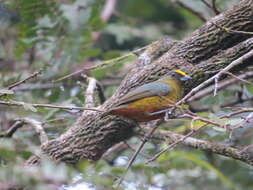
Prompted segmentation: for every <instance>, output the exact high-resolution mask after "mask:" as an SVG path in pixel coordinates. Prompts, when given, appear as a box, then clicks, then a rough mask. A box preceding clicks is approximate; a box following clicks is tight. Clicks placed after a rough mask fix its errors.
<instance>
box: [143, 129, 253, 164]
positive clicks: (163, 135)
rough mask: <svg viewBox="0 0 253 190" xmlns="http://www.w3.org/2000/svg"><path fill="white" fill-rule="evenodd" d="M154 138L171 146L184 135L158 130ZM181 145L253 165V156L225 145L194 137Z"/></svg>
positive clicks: (147, 130)
mask: <svg viewBox="0 0 253 190" xmlns="http://www.w3.org/2000/svg"><path fill="white" fill-rule="evenodd" d="M142 129H143V130H144V131H146V132H149V131H150V130H151V129H150V128H148V127H144V128H142ZM153 138H155V139H158V140H162V141H166V142H168V143H170V144H171V143H174V142H176V141H178V139H182V138H184V135H180V134H177V133H173V132H170V131H165V130H156V131H155V133H154V135H153ZM181 144H183V145H186V146H189V147H192V148H196V149H200V150H204V151H209V152H212V153H215V154H220V155H222V156H227V157H230V158H233V159H236V160H240V161H243V162H246V163H247V164H250V165H253V156H252V155H250V154H249V153H247V152H246V151H241V150H239V149H236V148H233V147H229V146H226V145H223V144H219V143H213V142H209V141H206V140H200V139H196V138H193V137H187V138H185V139H184V140H183V141H182V142H181Z"/></svg>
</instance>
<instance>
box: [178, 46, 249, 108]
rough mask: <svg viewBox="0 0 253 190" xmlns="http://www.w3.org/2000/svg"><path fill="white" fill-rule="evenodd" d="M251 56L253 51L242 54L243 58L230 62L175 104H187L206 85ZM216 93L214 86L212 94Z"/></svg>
mask: <svg viewBox="0 0 253 190" xmlns="http://www.w3.org/2000/svg"><path fill="white" fill-rule="evenodd" d="M252 56H253V50H251V51H249V52H248V53H246V54H244V55H243V56H241V57H240V58H238V59H236V60H234V61H233V62H231V63H230V64H229V65H228V66H227V67H225V68H224V69H222V70H221V71H220V72H218V73H217V74H216V75H214V76H212V77H211V78H209V79H208V80H206V81H204V82H202V83H201V84H200V85H198V86H197V87H195V88H193V89H192V90H191V91H190V92H189V93H188V94H187V95H186V96H184V98H182V99H181V100H180V101H178V102H177V105H180V104H183V103H185V102H187V100H188V99H189V98H190V97H191V96H193V95H194V94H195V93H196V92H198V91H199V90H201V89H202V88H203V87H205V86H207V85H208V84H210V83H211V82H213V81H214V80H217V79H218V78H219V77H220V76H221V75H222V74H223V73H224V72H227V71H229V70H230V69H232V68H233V67H235V66H237V65H239V64H241V63H243V62H244V61H245V60H247V59H249V58H251V57H252ZM216 91H217V86H216V90H215V89H214V92H216ZM214 95H216V93H214Z"/></svg>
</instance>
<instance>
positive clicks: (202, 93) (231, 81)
mask: <svg viewBox="0 0 253 190" xmlns="http://www.w3.org/2000/svg"><path fill="white" fill-rule="evenodd" d="M226 73H228V72H226ZM252 76H253V72H246V73H244V74H242V75H239V76H236V77H234V78H232V79H228V80H224V81H222V82H219V84H218V86H217V90H220V89H223V88H226V87H227V86H229V85H232V84H234V83H236V82H237V81H238V80H240V81H242V82H245V83H251V82H249V81H247V80H244V78H248V77H252ZM213 90H214V86H210V87H207V88H205V89H203V90H201V91H199V92H197V93H196V94H194V95H192V96H191V97H190V98H189V100H188V102H192V101H195V100H198V99H200V98H202V97H205V96H206V95H208V94H211V93H212V92H213Z"/></svg>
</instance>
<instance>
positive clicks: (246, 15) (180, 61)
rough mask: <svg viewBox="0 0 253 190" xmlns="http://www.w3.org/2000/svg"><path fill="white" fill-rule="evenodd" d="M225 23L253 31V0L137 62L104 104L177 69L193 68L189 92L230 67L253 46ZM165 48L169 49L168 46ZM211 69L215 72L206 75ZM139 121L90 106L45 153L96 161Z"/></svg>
mask: <svg viewBox="0 0 253 190" xmlns="http://www.w3.org/2000/svg"><path fill="white" fill-rule="evenodd" d="M218 26H220V27H218ZM222 27H223V28H229V29H231V30H238V31H249V32H251V31H253V0H243V1H241V2H240V3H239V4H238V5H237V6H235V7H233V8H232V9H230V10H228V11H226V12H224V13H222V14H220V15H218V16H216V17H214V18H213V19H211V20H210V21H208V22H207V23H206V24H205V25H203V26H202V27H201V28H199V29H198V30H196V31H195V32H193V33H192V34H191V35H190V36H189V37H187V38H185V39H183V40H181V41H178V42H173V45H168V46H166V47H168V51H166V53H163V54H162V55H161V56H160V57H159V58H158V59H157V60H155V61H152V63H149V62H148V63H145V64H144V63H141V62H137V63H136V65H135V68H133V69H132V70H131V71H130V72H129V74H128V75H127V76H126V77H125V79H124V80H123V81H122V83H121V85H120V86H119V88H118V89H117V90H116V92H115V93H114V95H113V96H112V97H111V98H110V99H108V100H107V101H106V102H105V103H104V104H103V105H102V106H101V107H100V108H99V109H104V110H107V109H109V108H111V107H112V106H113V105H114V104H115V103H116V102H117V100H118V99H119V97H121V96H123V95H124V94H125V93H127V92H128V91H129V90H130V89H132V88H135V87H136V86H139V85H141V84H144V83H147V82H150V81H153V80H156V79H157V78H158V77H160V76H162V75H164V74H165V73H167V72H168V71H170V70H172V69H175V68H180V69H182V70H185V71H186V72H188V73H192V76H193V80H191V82H189V83H188V84H187V85H186V87H185V93H187V92H188V91H189V90H190V89H192V88H194V87H195V86H197V85H198V84H200V83H201V82H203V81H204V80H206V79H207V78H208V77H210V76H211V75H213V74H215V72H214V73H213V74H211V73H210V71H217V70H219V69H222V68H224V67H225V66H227V65H228V64H229V63H230V62H231V61H233V60H235V59H236V58H238V57H240V56H242V55H243V54H245V53H247V52H248V51H249V50H250V49H252V48H253V38H250V37H252V36H251V35H246V34H240V33H234V32H228V31H226V30H224V29H223V28H222ZM151 52H152V51H151ZM161 52H164V49H163V50H162V51H161ZM154 57H155V56H154ZM152 58H153V57H152ZM246 64H250V62H249V63H242V64H241V65H240V68H242V67H244V66H246ZM207 71H208V73H209V74H205V73H207ZM136 125H137V123H135V122H134V121H131V120H127V119H124V118H121V117H116V116H110V115H105V114H101V113H98V112H92V111H84V112H83V114H82V116H80V117H79V118H78V120H77V121H76V122H75V123H74V124H73V125H72V126H71V127H70V128H69V130H68V131H67V132H66V133H64V134H62V135H61V136H60V137H59V138H57V139H54V140H51V141H48V142H46V143H44V144H42V146H41V148H42V151H43V153H45V154H46V155H48V156H49V157H51V158H52V159H54V160H57V161H64V162H67V163H76V162H78V161H79V160H81V159H88V160H91V161H96V160H98V159H100V158H101V156H102V155H103V153H104V152H105V151H107V150H108V149H109V148H110V147H111V146H113V145H115V144H116V143H119V142H120V141H123V140H126V139H128V138H130V137H131V136H132V135H133V129H134V127H136Z"/></svg>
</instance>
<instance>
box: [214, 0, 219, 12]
mask: <svg viewBox="0 0 253 190" xmlns="http://www.w3.org/2000/svg"><path fill="white" fill-rule="evenodd" d="M212 8H213V11H214V12H215V14H216V15H218V14H220V11H218V9H217V7H216V0H212Z"/></svg>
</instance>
